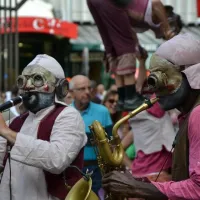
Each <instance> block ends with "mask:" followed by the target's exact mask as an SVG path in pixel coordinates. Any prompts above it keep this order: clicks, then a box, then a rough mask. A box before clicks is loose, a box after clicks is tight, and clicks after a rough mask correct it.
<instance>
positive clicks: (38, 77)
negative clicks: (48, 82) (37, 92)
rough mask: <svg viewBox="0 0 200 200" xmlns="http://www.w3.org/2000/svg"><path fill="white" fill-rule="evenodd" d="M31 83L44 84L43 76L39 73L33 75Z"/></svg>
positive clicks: (35, 84)
mask: <svg viewBox="0 0 200 200" xmlns="http://www.w3.org/2000/svg"><path fill="white" fill-rule="evenodd" d="M33 84H34V86H35V87H42V86H43V85H44V78H43V76H41V75H40V74H35V75H34V76H33Z"/></svg>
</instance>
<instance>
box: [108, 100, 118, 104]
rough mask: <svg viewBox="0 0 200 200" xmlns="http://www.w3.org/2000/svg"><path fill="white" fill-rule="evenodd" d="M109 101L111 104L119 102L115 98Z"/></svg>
mask: <svg viewBox="0 0 200 200" xmlns="http://www.w3.org/2000/svg"><path fill="white" fill-rule="evenodd" d="M108 102H109V103H111V104H113V103H117V101H116V100H114V99H108Z"/></svg>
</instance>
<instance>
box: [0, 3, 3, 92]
mask: <svg viewBox="0 0 200 200" xmlns="http://www.w3.org/2000/svg"><path fill="white" fill-rule="evenodd" d="M1 6H2V5H1V1H0V7H1ZM2 29H3V23H2V9H0V84H1V85H0V91H2V90H3V66H2V44H3V43H2Z"/></svg>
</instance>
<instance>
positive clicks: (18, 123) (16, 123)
mask: <svg viewBox="0 0 200 200" xmlns="http://www.w3.org/2000/svg"><path fill="white" fill-rule="evenodd" d="M28 115H29V113H28V112H26V113H24V114H22V115H20V116H18V117H16V118H15V119H14V120H13V121H12V122H11V124H10V125H9V128H10V129H12V130H13V131H15V132H19V131H20V130H21V128H22V125H23V124H24V122H25V120H26V118H27V117H28Z"/></svg>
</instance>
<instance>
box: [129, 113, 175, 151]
mask: <svg viewBox="0 0 200 200" xmlns="http://www.w3.org/2000/svg"><path fill="white" fill-rule="evenodd" d="M129 123H130V126H131V128H132V132H133V134H134V144H135V148H136V153H137V152H138V151H139V150H141V151H143V152H144V153H145V154H152V153H154V152H159V151H161V150H162V146H163V145H164V146H165V148H166V149H167V150H168V151H169V152H170V150H171V148H172V144H173V141H174V138H175V136H176V133H175V131H174V127H173V124H172V122H171V118H170V116H169V114H168V113H167V112H166V113H165V115H164V116H163V117H161V118H157V117H154V116H153V115H151V114H149V113H148V112H147V111H146V110H145V111H143V112H141V113H139V114H137V115H136V116H135V117H133V118H131V119H130V120H129ZM152 144H153V145H152Z"/></svg>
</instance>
